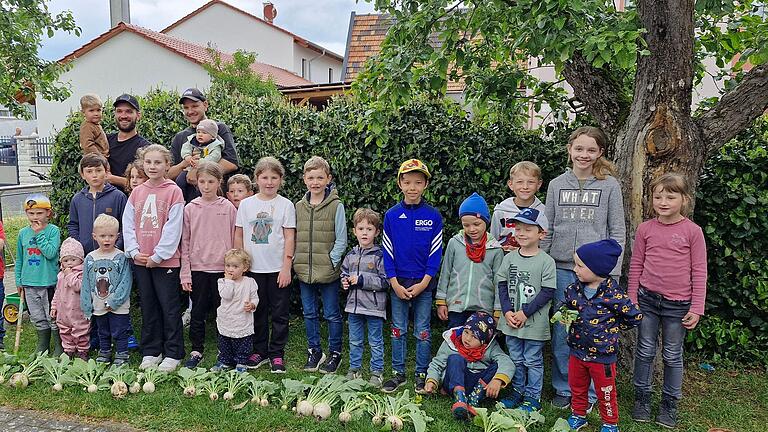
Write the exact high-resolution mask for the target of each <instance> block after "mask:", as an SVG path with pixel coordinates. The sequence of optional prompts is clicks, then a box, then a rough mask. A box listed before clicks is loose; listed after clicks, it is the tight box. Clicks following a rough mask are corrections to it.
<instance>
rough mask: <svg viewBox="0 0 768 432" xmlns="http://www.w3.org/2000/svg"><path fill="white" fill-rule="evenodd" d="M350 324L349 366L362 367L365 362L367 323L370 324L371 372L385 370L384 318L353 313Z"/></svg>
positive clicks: (349, 318)
mask: <svg viewBox="0 0 768 432" xmlns="http://www.w3.org/2000/svg"><path fill="white" fill-rule="evenodd" d="M347 321H348V324H349V368H350V369H360V367H361V366H362V364H363V341H364V331H365V325H366V324H367V325H368V345H369V346H370V347H371V372H373V373H377V374H381V373H382V372H383V371H384V319H383V318H379V317H375V316H368V315H361V314H356V313H351V314H349V315H348V316H347Z"/></svg>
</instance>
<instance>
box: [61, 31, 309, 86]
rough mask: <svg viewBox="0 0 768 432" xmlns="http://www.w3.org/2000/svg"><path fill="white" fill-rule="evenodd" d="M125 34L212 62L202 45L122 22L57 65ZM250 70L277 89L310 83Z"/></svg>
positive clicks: (274, 70) (259, 67)
mask: <svg viewBox="0 0 768 432" xmlns="http://www.w3.org/2000/svg"><path fill="white" fill-rule="evenodd" d="M124 31H128V32H131V33H134V34H136V35H139V36H141V37H143V38H145V39H147V40H148V41H150V42H153V43H155V44H157V45H159V46H161V47H163V48H166V49H168V50H170V51H172V52H174V53H176V54H178V55H180V56H182V57H184V58H186V59H188V60H191V61H193V62H195V63H197V64H199V65H203V64H206V63H210V62H211V61H212V60H213V59H212V58H211V54H210V53H209V52H208V48H206V47H204V46H201V45H197V44H193V43H191V42H187V41H185V40H182V39H179V38H175V37H173V36H169V35H167V34H163V33H158V32H156V31H152V30H149V29H146V28H144V27H140V26H137V25H133V24H126V23H122V22H121V23H119V24H118V25H116V26H115V27H113V28H112V29H110V30H109V31H107V32H106V33H103V34H102V35H101V36H99V37H97V38H96V39H94V40H92V41H90V42H88V43H87V44H85V45H83V46H82V47H80V48H78V49H77V50H75V51H73V52H72V53H70V54H68V55H67V56H65V57H64V58H62V59H61V60H59V62H60V63H66V62H69V61H71V60H73V59H75V58H79V57H82V56H83V55H85V54H87V53H88V52H89V51H91V50H93V49H94V48H96V47H98V46H99V45H101V44H103V43H104V42H106V41H108V40H110V39H112V38H113V37H115V36H117V35H118V34H120V33H122V32H124ZM219 55H220V56H221V60H222V61H224V62H231V61H232V60H233V59H232V55H231V54H228V53H223V52H220V53H219ZM251 69H252V70H253V71H254V72H255V73H257V74H259V75H261V76H262V78H264V79H266V78H268V77H270V78H272V80H273V81H274V82H275V84H276V85H277V86H278V87H287V86H296V85H303V84H311V82H310V81H307V80H305V79H304V78H302V77H300V76H298V75H296V74H294V73H292V72H289V71H287V70H285V69H281V68H279V67H276V66H272V65H268V64H266V63H261V62H254V63H253V64H252V65H251Z"/></svg>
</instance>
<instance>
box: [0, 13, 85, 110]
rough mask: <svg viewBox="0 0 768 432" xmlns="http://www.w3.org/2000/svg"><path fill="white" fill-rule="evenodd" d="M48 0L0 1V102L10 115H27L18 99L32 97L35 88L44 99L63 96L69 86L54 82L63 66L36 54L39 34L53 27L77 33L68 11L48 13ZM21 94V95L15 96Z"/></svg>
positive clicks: (53, 31)
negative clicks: (54, 13)
mask: <svg viewBox="0 0 768 432" xmlns="http://www.w3.org/2000/svg"><path fill="white" fill-rule="evenodd" d="M48 3H49V1H48V0H39V1H29V0H5V1H2V2H0V105H4V106H6V107H8V109H9V110H10V111H11V113H12V114H13V115H17V116H22V117H25V118H28V117H29V116H30V112H29V111H28V110H27V109H26V108H25V106H24V105H22V104H21V103H19V102H18V100H17V98H18V99H34V97H35V92H37V93H38V94H39V95H42V97H43V98H44V99H48V100H58V101H61V100H64V99H66V98H67V97H68V96H69V89H68V88H67V87H66V86H65V85H63V84H61V83H59V82H58V78H59V75H61V73H62V72H64V71H65V70H66V66H64V65H61V64H59V63H58V62H55V61H47V60H43V59H41V58H39V57H38V50H39V49H40V46H41V45H42V40H43V36H44V35H45V36H47V37H48V38H51V37H53V35H54V33H55V32H56V31H64V32H67V33H74V34H75V36H80V28H79V27H77V26H76V25H75V20H74V19H73V18H72V12H70V11H64V12H61V13H59V14H56V15H55V16H54V15H51V13H50V11H49V10H48ZM19 96H21V97H19Z"/></svg>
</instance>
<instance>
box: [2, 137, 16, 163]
mask: <svg viewBox="0 0 768 432" xmlns="http://www.w3.org/2000/svg"><path fill="white" fill-rule="evenodd" d="M11 138H12V137H10V136H0V166H14V165H16V164H17V163H18V160H17V158H16V149H15V148H14V145H13V141H12V140H11Z"/></svg>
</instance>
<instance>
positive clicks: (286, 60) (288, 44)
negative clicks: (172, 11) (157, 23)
mask: <svg viewBox="0 0 768 432" xmlns="http://www.w3.org/2000/svg"><path fill="white" fill-rule="evenodd" d="M166 34H168V35H170V36H174V37H177V38H179V39H184V40H186V41H189V42H192V43H195V44H198V45H202V46H208V44H209V43H210V44H211V45H212V46H214V47H216V48H217V49H218V50H219V51H223V52H226V53H234V52H235V51H237V50H244V51H248V52H253V53H256V60H258V61H260V62H262V63H267V64H270V65H272V66H277V67H280V68H283V69H286V70H294V62H293V36H291V35H289V34H287V33H284V32H282V31H280V30H277V29H275V28H273V27H271V26H269V25H268V24H265V23H261V22H258V21H256V20H254V19H253V18H251V17H248V16H246V15H244V14H242V13H240V12H237V11H234V10H232V9H231V8H229V7H227V6H223V5H221V4H214V5H213V6H211V7H208V8H206V9H205V10H203V11H201V12H200V13H198V14H196V15H194V16H192V17H191V18H189V19H188V20H186V21H184V22H183V23H181V24H179V25H178V26H176V27H174V28H173V29H171V30H169V31H168V32H166ZM299 72H301V70H299Z"/></svg>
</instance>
